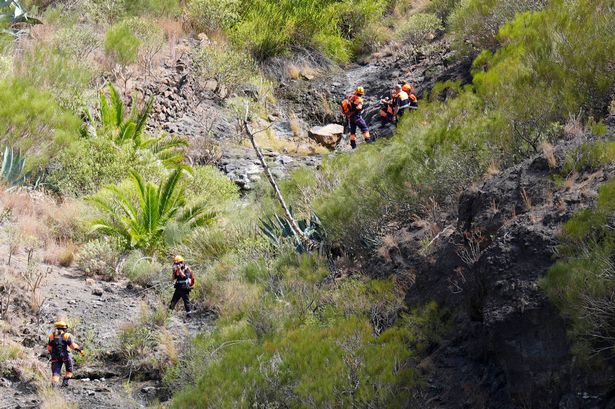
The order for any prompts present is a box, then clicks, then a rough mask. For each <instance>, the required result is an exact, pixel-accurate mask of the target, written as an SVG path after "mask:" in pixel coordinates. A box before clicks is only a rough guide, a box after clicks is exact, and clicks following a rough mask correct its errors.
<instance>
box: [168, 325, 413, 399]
mask: <svg viewBox="0 0 615 409" xmlns="http://www.w3.org/2000/svg"><path fill="white" fill-rule="evenodd" d="M407 336H408V334H407V332H406V331H405V330H403V329H402V328H392V329H390V330H387V331H386V332H385V333H383V334H382V335H381V336H380V337H373V335H372V332H371V328H370V326H369V323H368V322H367V321H366V320H360V319H355V318H349V319H346V320H343V321H340V322H338V323H337V325H336V326H335V327H331V328H321V327H318V326H315V327H314V326H303V327H300V328H297V329H292V330H289V331H288V332H285V333H283V334H280V335H278V336H274V337H272V338H270V339H267V340H265V341H264V342H262V343H259V342H257V341H256V340H255V333H254V332H253V331H251V330H250V329H249V328H248V327H246V326H245V325H243V326H242V325H236V326H234V327H231V328H229V329H226V330H224V331H216V332H215V333H214V334H212V335H211V336H203V337H202V338H201V339H199V340H197V342H196V344H195V349H196V350H197V352H196V353H195V354H194V357H195V358H196V357H200V360H199V361H197V362H194V360H192V362H191V363H190V367H194V366H195V365H199V364H200V365H199V366H200V370H199V369H197V373H202V375H201V376H199V377H198V379H199V380H198V383H197V385H196V386H194V387H189V388H188V389H186V390H185V391H183V392H181V393H179V394H178V395H176V397H175V400H174V407H194V408H253V407H263V405H266V404H272V403H277V404H278V405H280V407H306V408H321V407H352V406H353V405H369V406H373V407H389V408H395V407H403V405H404V404H405V402H406V400H407V399H408V397H409V394H410V393H411V388H412V385H413V384H415V383H416V379H415V376H414V374H413V372H412V370H411V369H410V366H409V365H406V364H405V362H406V361H407V360H408V359H409V358H410V356H411V352H410V351H409V350H408V349H407V346H406V344H405V342H406V339H407ZM218 345H223V346H224V347H220V348H218V347H217V346H218ZM203 350H205V351H211V352H210V354H211V355H209V356H208V354H206V353H204V351H203ZM197 359H198V358H197ZM177 373H178V371H175V374H177ZM167 379H169V378H167Z"/></svg>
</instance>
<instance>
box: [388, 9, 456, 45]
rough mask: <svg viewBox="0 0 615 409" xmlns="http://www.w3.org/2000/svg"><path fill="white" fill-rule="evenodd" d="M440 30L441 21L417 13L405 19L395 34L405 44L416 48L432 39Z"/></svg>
mask: <svg viewBox="0 0 615 409" xmlns="http://www.w3.org/2000/svg"><path fill="white" fill-rule="evenodd" d="M442 29H444V27H443V26H442V21H441V20H440V18H438V17H437V16H436V15H434V14H428V13H417V14H413V15H411V16H410V17H408V18H407V19H405V20H404V21H403V23H402V24H401V25H400V26H399V27H398V29H397V32H396V34H397V36H398V37H399V38H400V39H401V40H402V41H403V42H404V43H405V44H407V45H410V46H411V47H412V48H417V47H418V46H420V45H422V44H424V43H426V42H427V41H428V40H430V39H432V38H434V37H435V35H436V33H437V32H438V31H440V30H442Z"/></svg>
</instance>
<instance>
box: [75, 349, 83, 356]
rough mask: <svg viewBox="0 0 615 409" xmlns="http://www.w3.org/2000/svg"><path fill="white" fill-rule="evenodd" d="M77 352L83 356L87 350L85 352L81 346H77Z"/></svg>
mask: <svg viewBox="0 0 615 409" xmlns="http://www.w3.org/2000/svg"><path fill="white" fill-rule="evenodd" d="M75 352H77V353H78V354H79V355H81V356H83V355H85V352H83V350H82V349H81V348H75Z"/></svg>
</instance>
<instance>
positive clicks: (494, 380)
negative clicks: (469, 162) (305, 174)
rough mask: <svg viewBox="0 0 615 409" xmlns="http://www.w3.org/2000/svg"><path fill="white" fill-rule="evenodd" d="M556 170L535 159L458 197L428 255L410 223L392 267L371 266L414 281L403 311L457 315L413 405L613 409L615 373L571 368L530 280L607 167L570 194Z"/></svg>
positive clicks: (583, 178) (560, 332) (552, 312)
mask: <svg viewBox="0 0 615 409" xmlns="http://www.w3.org/2000/svg"><path fill="white" fill-rule="evenodd" d="M578 143H579V142H578V141H577V142H573V143H569V144H568V145H567V146H566V145H562V146H559V147H557V149H556V155H557V156H558V157H559V158H563V157H564V155H565V154H566V152H567V151H569V150H570V149H574V147H575V144H578ZM556 172H559V169H550V168H549V166H548V165H547V163H546V161H545V160H544V158H542V156H536V157H535V158H532V159H529V160H526V161H525V162H523V163H521V164H519V165H517V166H514V167H512V168H510V169H508V170H506V171H504V172H502V173H500V174H499V175H496V176H495V177H492V178H490V179H488V180H486V181H484V182H483V183H482V184H481V185H479V186H478V187H477V188H475V189H473V190H470V191H466V192H464V193H462V194H461V195H460V198H459V205H458V209H457V210H458V212H457V217H456V218H454V217H451V215H449V216H448V218H447V220H446V221H445V222H446V223H448V225H449V227H448V229H449V230H448V232H447V234H442V235H441V237H439V238H438V239H437V240H435V242H434V244H433V245H432V246H431V247H430V248H429V249H428V251H421V247H420V245H419V243H420V240H421V239H423V238H424V237H427V236H426V232H425V229H424V228H423V227H422V226H420V225H417V224H416V223H415V224H413V225H412V226H409V227H408V228H404V229H401V230H400V231H399V232H398V233H397V237H398V243H397V248H396V250H395V252H391V253H390V254H389V260H381V261H379V262H376V263H375V265H374V266H373V268H372V269H373V270H374V271H378V272H379V274H381V272H382V271H389V272H390V273H391V272H392V273H396V274H406V275H412V276H413V277H414V284H413V285H412V287H411V288H410V290H409V291H408V293H407V298H406V300H407V302H408V304H409V305H411V306H416V305H421V304H424V303H426V302H429V301H431V300H436V301H437V302H438V303H439V304H440V305H441V306H443V307H446V308H448V309H449V310H450V311H451V312H452V313H453V314H454V321H455V330H454V332H453V333H452V334H451V335H450V336H449V337H448V338H449V339H448V340H446V341H444V342H442V343H441V345H440V346H439V347H438V348H436V349H435V351H434V352H433V353H432V354H431V355H430V356H429V357H428V358H427V359H428V364H425V365H420V366H419V367H420V369H421V370H422V372H423V375H424V376H425V378H426V379H427V381H428V384H429V388H427V389H426V391H427V394H428V396H429V398H428V399H427V400H426V402H428V403H426V404H424V406H422V407H424V408H442V409H444V408H479V409H480V408H490V409H502V408H506V409H509V408H510V409H513V408H514V409H522V408H528V407H531V408H536V409H543V408H544V409H547V408H549V409H550V408H576V407H579V408H594V407H596V408H598V407H610V406H608V404H609V403H608V402H609V399H610V398H609V392H610V390H611V389H612V386H611V385H612V384H613V381H615V371H614V370H613V368H605V370H604V371H601V372H592V371H590V370H588V369H586V368H584V367H582V366H581V365H579V364H577V362H576V359H575V358H574V356H573V355H572V353H571V350H570V343H569V340H568V338H567V326H566V322H565V321H564V320H563V319H562V318H561V316H560V313H559V312H558V311H557V309H556V308H555V307H554V306H553V305H552V304H551V303H550V302H549V300H548V299H547V297H546V295H545V294H544V292H543V291H542V290H541V288H540V285H539V280H540V278H541V277H542V276H544V274H545V273H546V272H547V270H548V268H549V267H550V266H551V265H552V264H553V262H554V254H553V252H554V248H555V247H556V246H557V244H558V234H559V231H560V229H561V226H562V223H564V222H565V221H566V220H568V219H569V218H570V217H571V216H572V215H573V214H574V213H575V212H576V211H577V210H579V209H582V208H587V207H590V206H592V205H593V203H594V200H595V197H596V196H597V191H598V188H599V186H600V184H601V183H603V182H605V181H606V180H608V179H609V178H612V177H613V176H615V164H610V165H608V166H606V167H604V168H602V169H595V170H586V171H584V172H582V173H580V174H579V175H578V177H577V180H576V182H575V184H574V185H573V186H572V187H568V188H566V187H564V186H561V185H558V186H556V185H555V184H554V183H553V182H552V179H551V178H550V177H549V176H550V175H552V174H554V173H556ZM598 404H599V405H598ZM611 404H615V402H611Z"/></svg>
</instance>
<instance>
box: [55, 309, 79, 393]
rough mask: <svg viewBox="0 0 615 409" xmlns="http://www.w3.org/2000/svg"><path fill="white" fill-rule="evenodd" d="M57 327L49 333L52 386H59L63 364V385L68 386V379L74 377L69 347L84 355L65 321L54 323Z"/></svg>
mask: <svg viewBox="0 0 615 409" xmlns="http://www.w3.org/2000/svg"><path fill="white" fill-rule="evenodd" d="M53 326H54V327H55V329H54V330H53V331H52V332H51V334H49V341H48V342H47V351H48V352H49V354H50V357H51V386H52V387H57V386H58V384H59V383H60V376H61V375H62V366H64V370H65V372H64V379H63V380H62V386H63V387H67V386H68V381H69V380H70V379H71V378H72V377H73V366H74V361H73V357H72V356H71V354H70V351H69V348H70V349H72V350H73V351H75V352H78V353H80V354H82V355H83V352H82V351H81V347H80V346H79V345H77V343H76V342H75V341H73V336H72V335H71V334H70V333H69V332H68V325H67V324H66V322H64V321H57V322H54V323H53Z"/></svg>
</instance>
